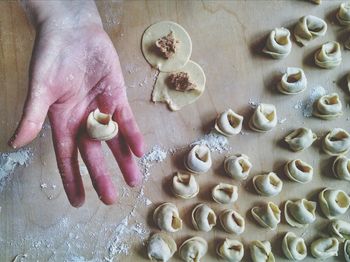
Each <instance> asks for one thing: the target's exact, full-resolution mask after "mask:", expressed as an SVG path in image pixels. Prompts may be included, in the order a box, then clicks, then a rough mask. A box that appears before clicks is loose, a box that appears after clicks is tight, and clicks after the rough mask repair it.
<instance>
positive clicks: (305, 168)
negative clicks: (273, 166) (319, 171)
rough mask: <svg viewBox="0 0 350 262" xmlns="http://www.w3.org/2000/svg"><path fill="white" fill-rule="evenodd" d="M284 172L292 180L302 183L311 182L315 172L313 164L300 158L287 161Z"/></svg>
mask: <svg viewBox="0 0 350 262" xmlns="http://www.w3.org/2000/svg"><path fill="white" fill-rule="evenodd" d="M284 172H285V174H286V176H287V177H288V178H289V179H290V180H292V181H295V182H298V183H301V184H305V183H308V182H310V181H311V180H312V177H313V173H314V172H313V168H312V166H310V165H309V164H308V163H306V162H304V161H302V160H300V159H296V160H292V161H289V162H287V164H286V165H285V166H284Z"/></svg>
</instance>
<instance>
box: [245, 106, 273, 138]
mask: <svg viewBox="0 0 350 262" xmlns="http://www.w3.org/2000/svg"><path fill="white" fill-rule="evenodd" d="M276 125H277V112H276V107H275V106H274V105H271V104H260V105H259V106H258V107H257V108H256V109H255V112H254V114H253V116H252V117H251V119H250V121H249V127H250V128H251V129H252V130H254V131H257V132H267V131H269V130H271V129H272V128H274V127H275V126H276Z"/></svg>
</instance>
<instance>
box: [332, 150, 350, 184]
mask: <svg viewBox="0 0 350 262" xmlns="http://www.w3.org/2000/svg"><path fill="white" fill-rule="evenodd" d="M332 169H333V173H334V176H335V177H337V178H339V179H343V180H347V181H350V159H349V158H347V157H346V156H338V157H337V158H336V159H335V160H334V163H333V168H332Z"/></svg>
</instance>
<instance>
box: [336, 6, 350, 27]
mask: <svg viewBox="0 0 350 262" xmlns="http://www.w3.org/2000/svg"><path fill="white" fill-rule="evenodd" d="M337 19H338V21H339V24H341V25H350V3H349V2H344V3H341V4H340V6H339V10H338V12H337Z"/></svg>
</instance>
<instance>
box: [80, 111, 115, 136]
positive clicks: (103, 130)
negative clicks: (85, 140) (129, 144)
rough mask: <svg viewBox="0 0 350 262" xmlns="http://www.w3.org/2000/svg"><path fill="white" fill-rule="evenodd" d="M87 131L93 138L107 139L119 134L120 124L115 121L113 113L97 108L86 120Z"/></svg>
mask: <svg viewBox="0 0 350 262" xmlns="http://www.w3.org/2000/svg"><path fill="white" fill-rule="evenodd" d="M86 131H87V133H88V135H89V137H91V138H92V139H96V140H100V141H107V140H111V139H112V138H113V137H115V136H116V135H117V134H118V124H117V122H115V121H113V119H112V115H110V114H104V113H102V112H100V110H99V109H98V108H96V109H95V110H94V111H92V112H91V113H90V114H89V116H88V118H87V120H86Z"/></svg>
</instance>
